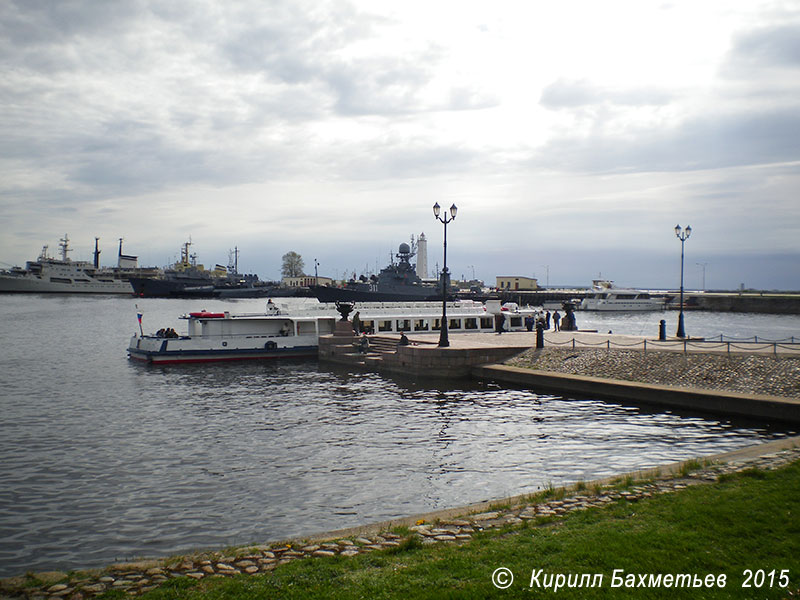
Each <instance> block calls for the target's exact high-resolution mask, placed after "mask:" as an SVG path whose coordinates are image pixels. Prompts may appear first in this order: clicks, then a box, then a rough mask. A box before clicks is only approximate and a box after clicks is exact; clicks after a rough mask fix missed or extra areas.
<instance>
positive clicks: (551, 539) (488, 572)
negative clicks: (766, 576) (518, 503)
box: [144, 463, 800, 600]
mask: <svg viewBox="0 0 800 600" xmlns="http://www.w3.org/2000/svg"><path fill="white" fill-rule="evenodd" d="M412 539H414V538H412ZM498 567H506V568H508V569H510V570H511V571H512V573H513V574H514V578H515V580H514V583H513V585H512V586H511V587H510V588H508V589H506V590H497V589H495V588H494V586H493V585H492V582H491V576H492V573H493V571H494V570H495V569H496V568H498ZM533 569H537V570H538V569H543V572H544V573H546V574H559V573H562V574H564V575H569V574H579V575H580V574H584V573H586V574H595V573H600V574H603V576H604V577H603V585H602V587H597V588H585V587H584V588H580V589H561V590H559V591H558V592H557V593H553V592H552V590H544V589H539V588H534V589H531V588H529V587H528V584H529V581H530V579H531V571H532V570H533ZM615 569H623V570H624V572H625V573H626V574H628V573H634V574H649V573H654V574H668V573H674V574H681V573H690V574H697V575H698V576H701V577H704V576H705V575H706V574H709V573H712V574H715V575H719V574H725V575H726V576H727V586H726V587H725V588H723V589H719V588H711V589H709V588H683V589H674V588H666V587H660V588H638V589H625V588H620V589H612V588H611V576H612V571H614V570H615ZM746 569H751V570H753V571H755V570H757V569H764V570H765V571H767V572H769V571H771V570H772V569H776V570H777V571H778V572H780V570H782V569H789V573H790V578H791V580H790V586H789V587H790V590H791V591H793V592H794V594H795V595H797V594H798V588H800V463H795V464H793V465H790V466H789V467H786V468H784V469H781V470H779V471H756V470H749V471H745V472H744V473H741V474H739V475H732V476H726V477H725V478H724V480H722V481H719V482H718V483H715V484H711V485H700V486H692V487H689V488H687V489H685V490H682V491H681V492H678V493H670V494H664V495H660V496H657V497H653V498H649V499H643V500H640V501H638V502H634V503H628V502H616V503H613V504H610V505H608V506H607V507H604V508H602V509H591V510H587V511H579V512H575V513H572V514H570V515H569V516H568V517H566V518H564V519H557V520H551V521H550V523H549V524H544V525H543V524H542V523H541V522H526V524H525V525H523V526H521V527H517V528H514V529H513V530H510V531H509V530H508V529H504V530H501V531H495V532H482V533H479V534H476V535H475V536H474V539H473V540H472V541H471V542H469V543H467V544H464V545H452V544H447V545H442V544H437V545H435V546H427V545H423V544H421V543H419V542H418V541H407V542H403V543H402V544H401V545H400V546H399V547H395V548H393V549H392V550H391V551H380V552H373V553H368V554H364V555H360V556H358V557H353V558H349V559H346V558H341V557H335V558H326V559H302V560H297V561H294V562H292V563H289V564H286V565H282V566H280V567H278V568H277V569H275V571H274V572H273V573H272V574H270V575H264V576H261V575H259V576H251V577H247V576H239V577H235V578H230V579H206V580H203V581H201V582H194V581H189V580H185V579H181V580H175V581H170V582H169V583H167V584H164V585H162V586H161V587H159V588H158V589H156V590H153V591H151V592H149V593H148V594H146V595H145V596H144V598H146V599H148V600H162V599H163V600H167V599H187V600H195V599H204V600H206V599H209V600H213V599H219V600H253V599H262V598H263V599H267V598H289V599H292V598H298V599H301V598H302V599H303V600H307V599H316V598H325V599H351V598H352V599H355V598H370V599H381V598H437V599H438V598H476V599H478V598H489V597H503V598H535V597H548V596H552V597H558V598H636V599H642V598H692V599H699V598H704V599H705V598H789V597H795V596H790V595H789V591H787V590H786V589H780V588H778V587H773V588H768V587H764V588H761V589H757V590H754V589H750V590H743V589H742V587H741V585H742V582H743V580H744V572H745V570H746ZM540 580H541V578H540Z"/></svg>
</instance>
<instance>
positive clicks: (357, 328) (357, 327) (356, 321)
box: [353, 311, 361, 335]
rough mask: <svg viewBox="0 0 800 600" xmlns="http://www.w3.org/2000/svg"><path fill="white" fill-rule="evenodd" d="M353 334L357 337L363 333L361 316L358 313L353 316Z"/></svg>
mask: <svg viewBox="0 0 800 600" xmlns="http://www.w3.org/2000/svg"><path fill="white" fill-rule="evenodd" d="M353 333H355V334H356V335H358V334H359V333H361V316H360V315H359V314H358V311H356V314H354V315H353Z"/></svg>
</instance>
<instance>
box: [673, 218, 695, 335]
mask: <svg viewBox="0 0 800 600" xmlns="http://www.w3.org/2000/svg"><path fill="white" fill-rule="evenodd" d="M675 235H676V236H678V239H679V240H680V241H681V312H680V314H679V315H678V333H677V334H676V335H677V336H678V337H679V338H685V337H686V330H685V329H684V327H683V245H684V243H685V242H686V240H688V239H689V236H690V235H692V227H691V226H690V225H687V226H686V229H683V230H682V229H681V226H680V225H675Z"/></svg>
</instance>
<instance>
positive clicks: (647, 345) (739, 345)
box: [545, 336, 800, 355]
mask: <svg viewBox="0 0 800 600" xmlns="http://www.w3.org/2000/svg"><path fill="white" fill-rule="evenodd" d="M747 339H748V340H749V339H754V341H753V342H749V341H747V340H738V341H734V340H730V341H717V340H716V339H714V340H691V339H686V340H671V341H661V340H646V339H645V340H642V341H641V342H633V343H627V344H626V343H621V342H614V341H612V340H610V339H607V340H601V341H598V342H588V341H586V340H582V339H578V338H575V337H573V338H572V339H571V340H566V341H563V342H556V341H553V340H552V339H548V338H547V336H545V342H547V343H548V344H549V345H551V346H571V347H572V348H573V349H577V348H602V347H605V348H606V349H608V350H610V349H611V348H630V349H633V348H642V349H643V350H644V351H645V352H647V350H648V349H650V350H674V349H676V348H678V349H682V350H683V352H684V353H685V352H688V351H689V349H702V350H721V349H724V350H725V351H726V352H727V353H728V354H730V353H731V350H741V351H745V352H757V351H763V350H770V349H771V350H772V353H773V354H775V355H777V354H778V350H779V349H780V350H788V351H789V352H798V353H800V342H795V341H794V339H795V338H794V337H792V338H787V339H791V340H792V341H791V342H785V341H784V340H774V341H773V340H770V341H767V340H764V339H763V338H762V341H761V342H758V341H757V339H758V338H756V337H754V338H747ZM743 344H746V345H743Z"/></svg>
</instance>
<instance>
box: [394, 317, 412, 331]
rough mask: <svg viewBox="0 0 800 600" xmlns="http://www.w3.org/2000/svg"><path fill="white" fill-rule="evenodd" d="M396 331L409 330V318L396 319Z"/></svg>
mask: <svg viewBox="0 0 800 600" xmlns="http://www.w3.org/2000/svg"><path fill="white" fill-rule="evenodd" d="M397 331H411V319H398V320H397Z"/></svg>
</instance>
